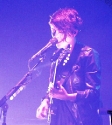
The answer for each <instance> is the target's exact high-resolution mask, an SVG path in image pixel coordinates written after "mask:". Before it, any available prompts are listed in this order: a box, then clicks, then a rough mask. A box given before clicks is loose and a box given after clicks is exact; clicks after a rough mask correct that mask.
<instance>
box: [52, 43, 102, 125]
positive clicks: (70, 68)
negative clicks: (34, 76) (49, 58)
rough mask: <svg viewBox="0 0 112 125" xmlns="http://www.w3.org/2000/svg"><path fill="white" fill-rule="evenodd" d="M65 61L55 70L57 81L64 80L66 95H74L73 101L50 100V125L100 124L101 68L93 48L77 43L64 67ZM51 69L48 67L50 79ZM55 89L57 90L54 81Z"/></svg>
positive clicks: (97, 55)
mask: <svg viewBox="0 0 112 125" xmlns="http://www.w3.org/2000/svg"><path fill="white" fill-rule="evenodd" d="M64 60H66V58H64V59H63V60H62V61H61V63H60V64H59V65H58V67H57V72H56V81H59V80H61V79H64V82H63V86H64V88H65V89H66V90H67V92H68V93H77V98H76V101H62V100H58V99H53V104H52V110H53V112H54V114H53V115H52V118H51V125H101V119H100V116H99V114H98V112H97V111H98V109H99V107H100V85H101V66H100V59H99V54H98V52H96V51H95V50H94V49H92V48H90V47H88V46H85V45H83V44H81V43H79V42H76V44H75V47H74V50H73V52H72V54H71V56H70V58H69V60H68V61H67V63H66V64H65V65H63V64H64ZM53 71H54V66H53V65H52V67H51V75H50V80H51V81H52V74H53ZM55 87H56V88H57V89H58V85H57V82H55Z"/></svg>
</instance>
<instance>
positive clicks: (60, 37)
mask: <svg viewBox="0 0 112 125" xmlns="http://www.w3.org/2000/svg"><path fill="white" fill-rule="evenodd" d="M50 28H51V36H52V37H55V38H56V39H57V40H58V42H63V41H65V39H66V35H65V33H63V31H61V30H59V29H58V28H57V27H56V26H55V25H53V24H50Z"/></svg>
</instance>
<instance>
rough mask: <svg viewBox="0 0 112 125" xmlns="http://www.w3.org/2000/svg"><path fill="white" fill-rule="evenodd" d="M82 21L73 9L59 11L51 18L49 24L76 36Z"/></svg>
mask: <svg viewBox="0 0 112 125" xmlns="http://www.w3.org/2000/svg"><path fill="white" fill-rule="evenodd" d="M82 22H83V21H82V19H81V17H80V16H79V14H78V12H77V11H76V10H75V9H73V8H64V9H59V10H57V11H56V12H55V13H53V15H52V16H50V21H49V24H54V25H55V26H56V27H57V28H58V30H61V31H63V32H65V33H71V34H74V33H75V31H76V29H77V30H79V27H80V26H81V25H82Z"/></svg>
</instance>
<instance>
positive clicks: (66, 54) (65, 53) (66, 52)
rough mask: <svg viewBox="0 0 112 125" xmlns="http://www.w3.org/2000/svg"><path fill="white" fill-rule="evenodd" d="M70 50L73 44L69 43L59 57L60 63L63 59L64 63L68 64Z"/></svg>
mask: <svg viewBox="0 0 112 125" xmlns="http://www.w3.org/2000/svg"><path fill="white" fill-rule="evenodd" d="M70 51H71V46H70V45H68V47H67V48H66V49H63V50H62V52H61V53H60V55H59V57H58V64H60V63H61V62H62V60H63V65H66V63H67V62H68V60H69V58H70Z"/></svg>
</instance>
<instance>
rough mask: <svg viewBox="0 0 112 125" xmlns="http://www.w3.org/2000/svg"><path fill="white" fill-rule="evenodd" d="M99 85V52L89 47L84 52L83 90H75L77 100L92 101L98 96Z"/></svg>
mask: <svg viewBox="0 0 112 125" xmlns="http://www.w3.org/2000/svg"><path fill="white" fill-rule="evenodd" d="M100 85H101V64H100V58H99V54H98V53H97V52H96V51H95V50H93V49H90V50H89V51H88V52H86V54H85V86H86V87H85V90H84V91H77V100H80V99H87V100H89V101H90V100H91V101H94V100H96V99H97V98H99V92H100Z"/></svg>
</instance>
